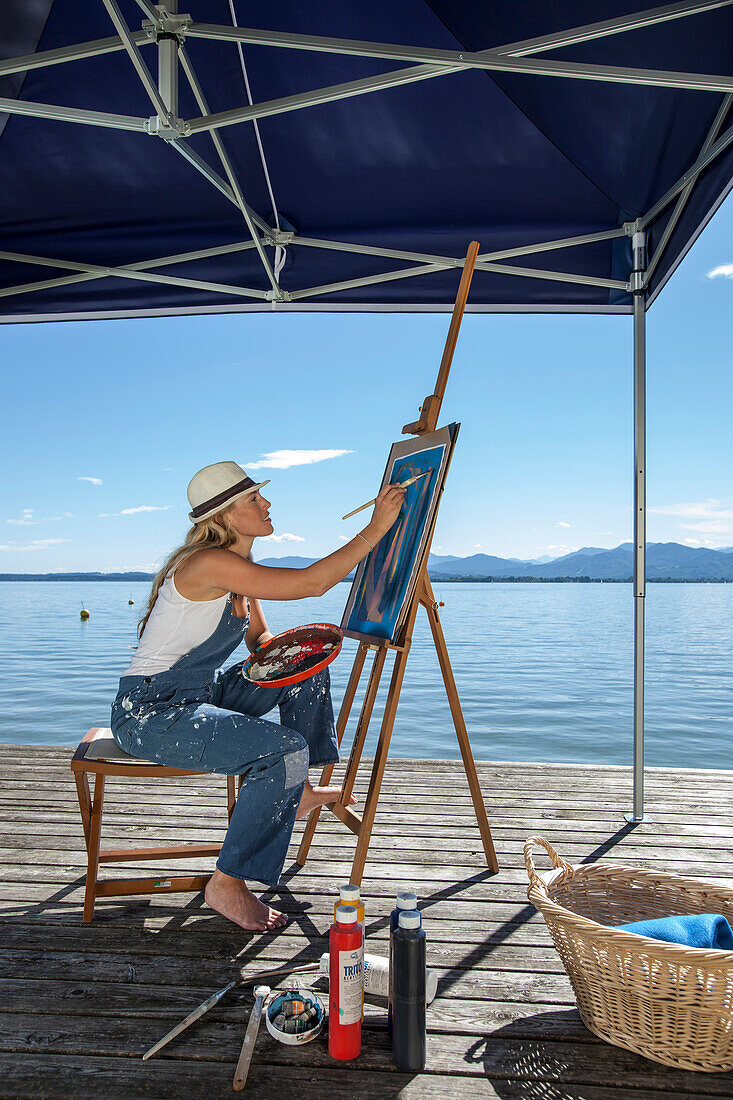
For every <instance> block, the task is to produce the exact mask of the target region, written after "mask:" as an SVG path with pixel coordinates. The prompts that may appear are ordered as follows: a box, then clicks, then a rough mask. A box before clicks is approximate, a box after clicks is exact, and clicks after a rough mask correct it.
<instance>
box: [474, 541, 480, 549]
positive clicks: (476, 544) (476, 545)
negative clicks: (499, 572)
mask: <svg viewBox="0 0 733 1100" xmlns="http://www.w3.org/2000/svg"><path fill="white" fill-rule="evenodd" d="M473 548H474V550H480V549H481V543H480V542H474V544H473Z"/></svg>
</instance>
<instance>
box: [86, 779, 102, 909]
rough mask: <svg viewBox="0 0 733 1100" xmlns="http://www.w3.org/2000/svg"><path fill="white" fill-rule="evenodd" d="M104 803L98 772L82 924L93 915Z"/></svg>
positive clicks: (92, 813) (89, 838)
mask: <svg viewBox="0 0 733 1100" xmlns="http://www.w3.org/2000/svg"><path fill="white" fill-rule="evenodd" d="M103 803H104V776H103V775H102V774H101V773H98V774H97V775H96V776H95V777H94V801H93V803H92V812H91V817H90V821H89V837H88V840H87V853H88V854H87V880H86V889H85V891H84V914H83V917H82V920H83V923H84V924H89V923H90V921H91V920H92V917H93V916H94V899H95V897H96V892H97V875H98V873H99V844H100V841H101V839H102V805H103Z"/></svg>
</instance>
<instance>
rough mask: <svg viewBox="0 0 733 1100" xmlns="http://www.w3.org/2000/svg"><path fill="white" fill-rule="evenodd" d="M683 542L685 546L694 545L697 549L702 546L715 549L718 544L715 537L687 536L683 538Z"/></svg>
mask: <svg viewBox="0 0 733 1100" xmlns="http://www.w3.org/2000/svg"><path fill="white" fill-rule="evenodd" d="M682 542H683V543H684V545H685V546H691V547H693V549H696V550H697V549H700V547H703V548H705V547H710V548H711V549H713V550H714V549H715V548H716V547H717V545H718V544H717V542H715V541H714V540H713V539H692V538H687V539H683V540H682Z"/></svg>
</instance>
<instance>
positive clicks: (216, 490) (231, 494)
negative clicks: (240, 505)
mask: <svg viewBox="0 0 733 1100" xmlns="http://www.w3.org/2000/svg"><path fill="white" fill-rule="evenodd" d="M269 483H270V479H269V478H268V479H267V481H258V482H254V481H253V480H252V478H251V477H247V475H246V473H245V472H244V470H243V469H242V467H241V466H238V465H237V463H236V462H214V463H213V464H212V465H211V466H204V468H203V470H199V471H198V473H196V474H194V475H193V477H192V478H191V480H190V481H189V483H188V503H189V504H190V505H191V511H190V512H189V513H188V518H189V519H190V520H191V522H192V523H201V522H202V520H205V519H209V518H210V517H211V516H214V515H216V513H217V512H220V511H221V509H222V508H226V507H227V505H229V504H234V501H235V500H239V498H240V497H243V496H246V495H247V493H254V492H255V491H256V490H257V489H261V488H262V486H263V485H269Z"/></svg>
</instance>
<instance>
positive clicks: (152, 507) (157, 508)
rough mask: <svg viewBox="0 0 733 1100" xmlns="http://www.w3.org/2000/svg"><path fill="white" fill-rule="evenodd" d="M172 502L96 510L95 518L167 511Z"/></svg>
mask: <svg viewBox="0 0 733 1100" xmlns="http://www.w3.org/2000/svg"><path fill="white" fill-rule="evenodd" d="M172 507H173V505H172V504H138V505H137V507H136V508H123V509H122V511H121V512H98V513H97V519H111V518H112V516H137V515H139V513H140V512H167V511H168V509H169V508H172Z"/></svg>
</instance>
